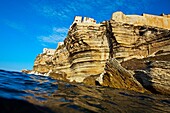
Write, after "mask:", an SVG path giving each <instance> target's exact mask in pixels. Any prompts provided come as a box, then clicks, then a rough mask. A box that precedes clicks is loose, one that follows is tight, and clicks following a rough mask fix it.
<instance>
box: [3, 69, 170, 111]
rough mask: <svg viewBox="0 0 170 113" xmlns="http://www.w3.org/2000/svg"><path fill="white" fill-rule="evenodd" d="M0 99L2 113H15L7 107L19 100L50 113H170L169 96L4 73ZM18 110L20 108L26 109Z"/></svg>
mask: <svg viewBox="0 0 170 113" xmlns="http://www.w3.org/2000/svg"><path fill="white" fill-rule="evenodd" d="M0 98H1V99H3V101H1V100H0V108H1V109H0V110H1V111H0V112H2V113H5V110H10V108H11V109H12V108H13V109H15V112H16V113H17V110H19V109H20V108H19V109H17V108H15V106H17V105H16V104H15V103H12V105H11V103H10V102H11V99H12V101H14V102H18V101H17V100H19V101H24V102H28V103H30V104H31V105H35V106H41V107H46V108H48V109H49V110H50V112H54V113H55V112H60V113H62V112H63V113H69V112H70V113H72V112H73V113H75V112H78V113H79V112H86V113H88V112H99V113H100V112H101V113H124V112H125V113H126V112H127V113H152V112H154V113H168V112H169V113H170V96H167V95H158V94H157V95H156V94H143V93H137V92H134V91H128V90H122V89H113V88H108V87H102V86H86V85H84V84H78V83H67V82H63V81H57V80H54V79H52V78H50V77H47V76H41V75H33V74H24V73H21V72H12V71H5V70H0ZM4 99H5V101H4ZM6 99H7V100H8V101H7V102H6ZM4 103H5V104H4ZM1 105H3V108H2V106H1ZM6 106H8V109H6ZM19 106H20V107H22V108H23V107H27V106H28V105H26V104H22V105H19ZM36 108H37V107H36ZM31 109H32V108H29V110H31ZM37 109H41V108H37ZM3 110H4V112H3ZM42 111H43V110H42ZM11 112H14V111H11ZM46 112H48V111H46Z"/></svg>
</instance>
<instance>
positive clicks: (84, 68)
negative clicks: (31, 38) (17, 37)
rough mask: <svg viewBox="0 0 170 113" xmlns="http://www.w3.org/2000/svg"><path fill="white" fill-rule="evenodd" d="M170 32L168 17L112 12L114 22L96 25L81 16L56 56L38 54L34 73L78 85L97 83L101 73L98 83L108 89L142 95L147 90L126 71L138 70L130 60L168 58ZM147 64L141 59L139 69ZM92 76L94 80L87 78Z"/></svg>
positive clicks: (76, 19)
mask: <svg viewBox="0 0 170 113" xmlns="http://www.w3.org/2000/svg"><path fill="white" fill-rule="evenodd" d="M169 29H170V16H169V15H163V16H154V15H148V14H143V16H137V15H131V16H130V15H124V14H123V13H122V12H116V13H113V15H112V18H111V20H109V21H104V22H101V23H100V24H96V21H95V20H94V19H91V18H89V20H88V18H84V19H83V20H82V17H79V16H78V17H76V18H75V20H74V22H73V24H72V25H71V26H70V29H69V32H68V35H67V37H66V38H65V40H64V44H63V45H61V44H60V45H59V47H58V48H57V49H56V51H55V52H54V54H44V53H43V54H40V55H38V56H37V58H36V60H35V63H34V68H33V71H34V72H38V73H42V74H44V73H48V74H49V75H51V76H53V77H54V78H56V79H57V78H58V79H64V80H69V81H76V82H83V80H85V81H86V83H87V82H88V81H91V80H92V79H91V78H94V81H93V80H92V81H91V82H92V83H90V84H95V83H94V82H95V81H96V79H99V78H96V76H99V75H101V74H102V76H103V75H104V76H103V78H100V79H102V80H99V82H101V81H103V85H105V86H110V87H115V88H124V89H130V90H134V89H135V90H136V91H139V92H142V91H144V90H143V89H141V86H140V85H139V83H138V82H137V81H135V79H134V78H133V76H132V74H131V73H129V72H128V71H127V70H126V69H128V70H129V69H130V70H131V71H135V70H139V68H137V67H136V69H135V66H133V65H129V64H128V62H129V63H131V62H130V61H131V59H135V58H136V59H137V60H136V61H138V59H146V58H149V57H150V56H153V57H154V56H155V55H157V56H159V55H167V54H168V53H169V51H170V30H169ZM112 58H115V59H116V60H117V61H118V62H119V63H121V64H122V66H123V67H124V68H123V67H121V66H120V65H118V63H116V62H114V60H109V61H107V59H112ZM132 61H134V60H132ZM144 61H146V60H140V64H141V65H140V66H141V67H140V69H146V67H147V64H146V62H144ZM149 61H150V60H149ZM114 63H116V67H115V64H114ZM134 65H135V63H134ZM112 68H113V69H112ZM155 69H157V68H154V69H153V70H154V73H158V72H155ZM108 70H109V71H108ZM165 70H167V69H165ZM157 71H158V70H157ZM159 71H164V70H159ZM104 73H105V74H104ZM167 73H169V72H167ZM90 75H93V77H90V78H89V79H85V78H87V77H89V76H90ZM112 75H113V76H114V77H112ZM153 75H155V76H157V77H158V76H159V75H158V74H153ZM167 75H168V74H167ZM108 77H109V78H108ZM108 80H109V81H108ZM106 81H107V82H106ZM168 81H170V79H169V78H168ZM152 82H153V81H152ZM133 85H134V87H132V86H133ZM133 88H134V89H133Z"/></svg>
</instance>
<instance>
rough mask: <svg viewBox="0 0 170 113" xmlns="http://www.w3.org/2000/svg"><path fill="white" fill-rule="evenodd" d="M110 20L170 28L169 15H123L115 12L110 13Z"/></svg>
mask: <svg viewBox="0 0 170 113" xmlns="http://www.w3.org/2000/svg"><path fill="white" fill-rule="evenodd" d="M112 20H115V21H116V22H123V23H128V24H134V25H148V26H153V27H160V28H164V29H170V15H163V16H156V15H150V14H143V15H142V16H140V15H125V14H123V13H122V12H115V13H113V14H112Z"/></svg>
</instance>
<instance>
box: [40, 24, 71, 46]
mask: <svg viewBox="0 0 170 113" xmlns="http://www.w3.org/2000/svg"><path fill="white" fill-rule="evenodd" d="M67 32H68V29H67V28H65V27H62V28H56V27H54V28H53V29H52V32H51V34H49V35H48V36H38V37H37V38H38V40H39V41H41V42H42V45H46V44H44V43H50V44H57V43H58V42H62V41H63V40H64V39H65V37H66V35H67Z"/></svg>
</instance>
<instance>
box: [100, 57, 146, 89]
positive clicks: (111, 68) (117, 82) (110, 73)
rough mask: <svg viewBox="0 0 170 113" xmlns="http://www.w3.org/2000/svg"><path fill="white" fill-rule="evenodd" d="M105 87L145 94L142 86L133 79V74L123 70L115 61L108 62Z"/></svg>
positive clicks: (104, 79) (104, 77)
mask: <svg viewBox="0 0 170 113" xmlns="http://www.w3.org/2000/svg"><path fill="white" fill-rule="evenodd" d="M101 84H102V85H103V86H109V87H113V88H121V89H128V90H134V91H137V92H145V91H146V90H145V89H144V88H143V87H142V85H141V84H140V83H139V82H138V81H137V80H136V79H135V78H134V77H133V74H132V73H130V72H128V71H127V70H126V69H125V68H123V67H122V66H121V65H120V64H119V63H118V62H117V61H116V60H115V59H113V58H112V59H109V60H108V61H107V62H106V66H105V73H104V75H103V83H101Z"/></svg>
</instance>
